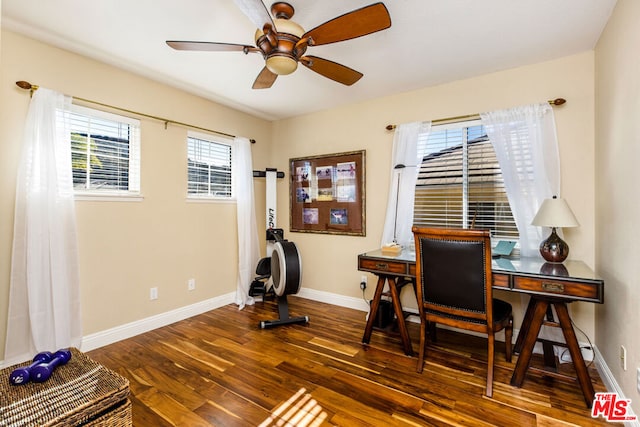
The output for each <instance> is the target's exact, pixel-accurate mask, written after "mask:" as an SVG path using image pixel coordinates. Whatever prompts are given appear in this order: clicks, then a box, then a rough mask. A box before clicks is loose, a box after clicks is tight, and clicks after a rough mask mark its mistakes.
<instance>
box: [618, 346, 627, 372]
mask: <svg viewBox="0 0 640 427" xmlns="http://www.w3.org/2000/svg"><path fill="white" fill-rule="evenodd" d="M620 366H621V367H622V369H623V370H625V371H626V370H627V349H626V348H624V346H623V345H621V346H620Z"/></svg>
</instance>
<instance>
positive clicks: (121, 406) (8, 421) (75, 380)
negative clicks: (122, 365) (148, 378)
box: [0, 348, 132, 427]
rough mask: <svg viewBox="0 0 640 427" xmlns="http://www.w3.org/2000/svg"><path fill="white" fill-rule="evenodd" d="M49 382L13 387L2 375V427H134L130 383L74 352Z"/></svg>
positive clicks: (5, 374) (1, 373)
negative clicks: (129, 396)
mask: <svg viewBox="0 0 640 427" xmlns="http://www.w3.org/2000/svg"><path fill="white" fill-rule="evenodd" d="M70 350H71V354H72V356H71V360H70V361H69V362H68V363H67V364H66V365H63V366H59V367H58V368H56V370H55V371H54V372H53V374H52V375H51V378H49V379H48V380H47V381H45V382H43V383H28V384H24V385H19V386H14V385H11V384H10V383H9V374H10V373H11V371H13V369H15V368H16V367H18V366H21V365H24V364H28V363H29V362H26V363H24V364H20V365H15V366H10V367H8V368H5V369H3V370H1V371H0V427H18V426H20V427H23V426H25V427H26V426H130V425H132V421H131V402H130V401H129V399H128V398H127V397H128V395H129V381H128V380H127V379H126V378H124V377H122V376H121V375H118V374H117V373H115V372H113V371H111V370H109V369H107V368H105V367H104V366H102V365H100V364H99V363H97V362H95V361H93V360H91V359H89V358H88V357H87V356H86V355H85V354H83V353H82V352H80V351H79V350H78V349H75V348H71V349H70Z"/></svg>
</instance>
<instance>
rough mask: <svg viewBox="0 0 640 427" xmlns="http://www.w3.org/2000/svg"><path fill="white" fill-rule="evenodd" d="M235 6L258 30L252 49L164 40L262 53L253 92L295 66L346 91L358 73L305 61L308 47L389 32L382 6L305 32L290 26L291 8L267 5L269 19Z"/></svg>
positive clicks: (253, 5) (249, 5)
mask: <svg viewBox="0 0 640 427" xmlns="http://www.w3.org/2000/svg"><path fill="white" fill-rule="evenodd" d="M234 1H235V3H236V5H237V6H238V7H239V8H240V9H241V10H242V12H243V13H244V14H245V15H247V17H248V18H249V19H250V20H251V22H252V23H253V24H254V25H255V26H256V27H257V28H258V29H257V30H256V34H255V42H256V46H257V47H255V46H251V45H244V44H232V43H217V42H202V41H177V40H168V41H167V44H168V45H169V46H171V47H172V48H174V49H176V50H190V51H218V52H230V51H231V52H232V51H238V52H244V53H245V54H248V53H261V54H262V56H263V57H264V59H265V67H264V68H263V69H262V71H261V72H260V74H258V77H257V78H256V80H255V81H254V83H253V89H266V88H270V87H271V86H272V85H273V83H274V82H275V81H276V78H277V77H278V76H279V75H286V74H291V73H293V72H294V71H295V70H296V69H297V68H298V63H301V64H302V65H304V66H305V67H307V68H309V69H310V70H312V71H315V72H316V73H318V74H320V75H322V76H324V77H327V78H329V79H331V80H335V81H336V82H339V83H342V84H344V85H347V86H350V85H352V84H354V83H355V82H357V81H358V80H360V78H361V77H362V75H363V74H362V73H360V72H358V71H356V70H353V69H351V68H349V67H347V66H344V65H341V64H338V63H336V62H333V61H329V60H328V59H323V58H319V57H317V56H313V55H305V53H306V51H307V47H310V46H319V45H323V44H329V43H335V42H340V41H344V40H349V39H354V38H356V37H361V36H365V35H367V34H371V33H375V32H376V31H381V30H384V29H387V28H389V27H390V26H391V18H390V16H389V12H388V10H387V8H386V7H385V5H384V4H383V3H380V2H379V3H374V4H371V5H369V6H365V7H362V8H360V9H356V10H353V11H351V12H348V13H345V14H344V15H341V16H338V17H336V18H334V19H332V20H329V21H327V22H325V23H324V24H321V25H319V26H317V27H315V28H314V29H312V30H310V31H307V32H305V30H304V29H303V28H302V27H301V26H300V25H298V24H297V23H296V22H294V21H291V17H292V16H293V14H294V8H293V6H291V5H290V4H289V3H285V2H276V3H273V4H272V5H271V13H272V14H273V17H274V18H275V19H271V16H270V15H269V12H268V11H267V8H266V7H265V5H264V3H262V1H261V0H234Z"/></svg>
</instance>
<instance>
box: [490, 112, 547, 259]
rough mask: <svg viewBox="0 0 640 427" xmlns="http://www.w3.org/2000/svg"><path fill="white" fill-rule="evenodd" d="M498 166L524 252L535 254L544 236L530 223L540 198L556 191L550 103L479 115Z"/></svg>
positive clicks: (529, 254)
mask: <svg viewBox="0 0 640 427" xmlns="http://www.w3.org/2000/svg"><path fill="white" fill-rule="evenodd" d="M480 117H481V118H482V124H483V125H484V126H485V129H486V131H487V135H488V136H489V139H490V140H491V143H492V144H493V148H494V150H495V152H496V156H497V158H498V163H499V164H500V169H501V170H502V176H503V178H504V186H505V190H506V192H507V197H508V198H509V204H510V205H511V211H512V212H513V216H514V219H515V221H516V225H517V227H518V232H519V234H520V252H521V254H522V255H523V256H537V255H538V253H539V251H538V247H539V245H540V242H541V241H542V240H543V239H544V237H545V236H543V234H542V230H541V229H540V227H534V226H532V225H531V221H532V220H533V217H534V216H535V214H536V212H538V208H539V207H540V205H541V204H542V201H543V200H544V199H546V198H550V197H552V196H553V195H558V196H560V194H559V191H560V156H559V153H558V141H557V137H556V125H555V119H554V116H553V109H552V108H551V106H550V105H549V103H547V102H545V103H540V104H534V105H525V106H521V107H516V108H511V109H508V110H501V111H493V112H490V113H482V114H480Z"/></svg>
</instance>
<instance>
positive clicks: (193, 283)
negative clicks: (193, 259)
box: [187, 279, 196, 291]
mask: <svg viewBox="0 0 640 427" xmlns="http://www.w3.org/2000/svg"><path fill="white" fill-rule="evenodd" d="M195 288H196V279H189V281H188V282H187V289H189V290H190V291H193V290H194V289H195Z"/></svg>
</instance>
